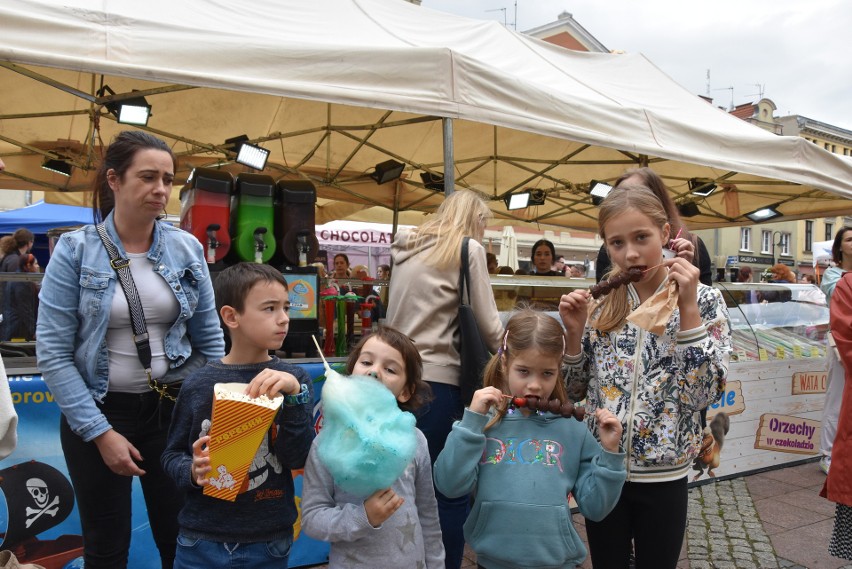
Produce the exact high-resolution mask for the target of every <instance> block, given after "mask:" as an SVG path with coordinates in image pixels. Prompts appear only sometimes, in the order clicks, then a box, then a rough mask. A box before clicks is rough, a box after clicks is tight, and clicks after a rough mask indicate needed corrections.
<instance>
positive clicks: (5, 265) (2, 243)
mask: <svg viewBox="0 0 852 569" xmlns="http://www.w3.org/2000/svg"><path fill="white" fill-rule="evenodd" d="M34 240H35V236H34V235H33V232H32V231H30V230H29V229H26V228H23V227H21V228H20V229H18V230H16V231H15V233H13V234H12V235H10V236H6V237H3V238H2V239H0V252H2V253H3V260H2V261H0V272H3V273H19V272H21V266H20V265H21V255H24V254H25V253H29V252H30V250H31V249H32V248H33V242H34ZM14 284H16V283H14V282H13V281H8V282H5V283H3V304H2V306H3V321H2V322H0V340H3V341H4V342H5V341H8V340H10V339H12V327H13V326H17V323H16V322H12V321H11V320H12V319H13V318H14V315H15V307H14V305H13V303H12V298H11V297H12V294H11V293H12V289H13V286H12V285H14Z"/></svg>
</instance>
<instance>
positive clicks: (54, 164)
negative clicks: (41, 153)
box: [41, 158, 72, 178]
mask: <svg viewBox="0 0 852 569" xmlns="http://www.w3.org/2000/svg"><path fill="white" fill-rule="evenodd" d="M41 167H42V168H44V169H45V170H50V171H51V172H55V173H57V174H62V175H63V176H68V177H69V178H70V177H71V170H72V166H71V164H69V163H68V162H66V161H65V160H55V159H52V158H47V159H46V160H45V161H44V163H43V164H42V165H41Z"/></svg>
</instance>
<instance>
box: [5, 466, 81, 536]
mask: <svg viewBox="0 0 852 569" xmlns="http://www.w3.org/2000/svg"><path fill="white" fill-rule="evenodd" d="M0 490H2V491H3V494H4V495H5V496H6V504H7V506H8V510H9V527H7V528H6V532H5V535H4V538H3V542H2V548H3V549H9V548H11V547H12V546H14V545H15V544H17V543H20V542H22V541H24V540H26V539H28V538H30V537H34V536H36V535H38V534H40V533H41V532H43V531H45V530H48V529H50V528H52V527H54V526H56V525H58V524H60V523H62V521H63V520H65V518H67V517H68V514H70V513H71V510H72V509H73V508H74V491H73V490H72V488H71V483H70V482H68V480H67V479H66V478H65V476H64V475H63V474H62V473H61V472H59V471H58V470H56V469H55V468H53V467H52V466H48V465H47V464H44V463H41V462H36V461H30V462H22V463H21V464H16V465H15V466H11V467H9V468H4V469H3V470H0Z"/></svg>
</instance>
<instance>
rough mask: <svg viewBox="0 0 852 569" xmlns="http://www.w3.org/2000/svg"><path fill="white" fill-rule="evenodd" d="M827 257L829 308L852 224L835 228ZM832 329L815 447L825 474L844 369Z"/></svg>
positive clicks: (851, 245) (851, 257)
mask: <svg viewBox="0 0 852 569" xmlns="http://www.w3.org/2000/svg"><path fill="white" fill-rule="evenodd" d="M831 261H832V263H833V266H831V267H829V268H828V269H826V271H825V273H824V274H823V275H822V282H821V283H820V290H821V291H822V292H823V293H824V294H825V299H826V302H827V303H828V307H829V310H830V309H831V297H832V295H833V293H834V287H835V286H837V282H838V281H839V280H840V278H841V277H842V276H843V275H844V273H847V272H849V271H852V227H849V226H845V227H841V228H840V229H838V230H837V233H835V235H834V243H832V246H831ZM833 336H834V333H833V332H831V333H829V337H828V340H829V348H828V350H826V356H827V358H828V385H827V386H826V389H825V404H824V405H823V411H822V429H821V434H820V444H819V447H820V448H819V451H820V454H822V458H821V459H820V461H819V466H820V468H821V469H822V471H823V472H825V473H826V474H828V472H829V469H830V468H831V456H832V454H833V452H832V448H833V447H834V439H835V437H836V435H837V422H838V420H839V418H840V404H841V400H842V399H843V381H844V370H843V363H842V362H841V360H840V355H839V354H838V352H837V350H836V349H835V347H834V340H833Z"/></svg>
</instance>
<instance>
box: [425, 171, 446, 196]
mask: <svg viewBox="0 0 852 569" xmlns="http://www.w3.org/2000/svg"><path fill="white" fill-rule="evenodd" d="M420 179H421V180H423V186H424V187H425V188H426V189H427V190H434V191H436V192H443V191H444V175H443V174H439V173H437V172H421V173H420Z"/></svg>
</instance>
